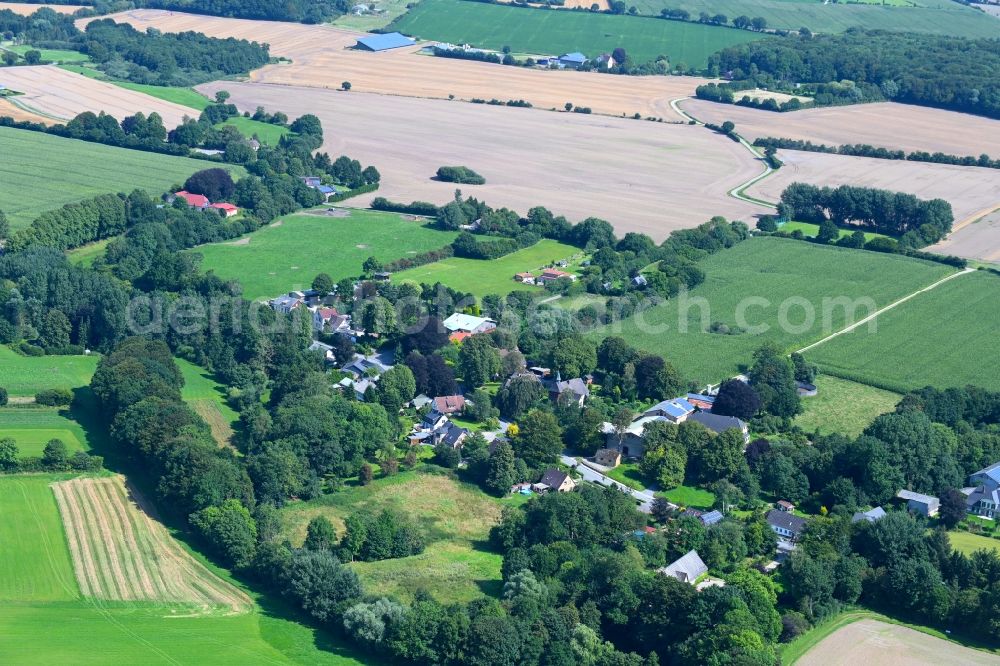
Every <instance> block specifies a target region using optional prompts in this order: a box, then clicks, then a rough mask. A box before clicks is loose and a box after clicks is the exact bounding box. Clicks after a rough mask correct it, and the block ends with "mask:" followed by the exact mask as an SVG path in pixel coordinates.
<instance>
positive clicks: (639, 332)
mask: <svg viewBox="0 0 1000 666" xmlns="http://www.w3.org/2000/svg"><path fill="white" fill-rule="evenodd" d="M699 266H700V267H701V268H702V270H704V271H705V275H706V278H705V281H704V282H703V283H702V284H700V285H698V286H697V287H695V288H694V289H692V290H691V291H690V293H689V294H687V296H684V295H680V296H678V297H677V298H673V299H671V300H669V301H667V302H666V303H662V304H660V305H656V306H654V307H652V308H650V309H648V310H646V311H644V312H642V313H640V315H639V316H637V317H631V318H628V319H625V320H624V321H621V322H615V323H612V324H610V325H608V326H603V327H600V328H598V329H595V330H594V331H592V332H591V333H590V334H589V335H591V336H592V337H593V339H594V340H601V339H603V338H605V337H607V336H609V335H621V336H622V337H624V338H625V339H626V340H628V341H629V342H630V343H632V344H633V345H635V346H637V347H639V348H641V349H644V350H646V351H648V352H652V353H656V354H660V355H662V356H664V357H665V358H666V359H667V360H668V361H670V362H671V363H673V364H674V366H676V367H677V369H678V370H679V371H680V373H681V374H682V375H683V376H684V377H685V378H687V379H690V380H694V381H697V382H699V383H716V382H719V381H721V380H723V379H725V378H727V377H732V376H733V375H735V374H736V373H737V372H739V371H740V369H741V366H744V365H749V364H750V363H751V361H752V356H753V352H754V351H755V350H756V349H758V348H759V347H760V346H761V345H762V344H764V343H765V342H772V343H774V344H777V345H778V346H779V347H781V348H782V349H784V350H786V351H788V352H791V351H794V350H796V349H800V348H802V347H805V346H806V345H808V344H809V343H812V342H816V341H818V340H821V339H822V338H824V337H825V336H827V335H829V334H831V333H834V332H836V331H839V330H842V329H843V328H844V327H845V326H846V325H847V324H848V323H849V322H851V321H857V320H858V319H861V318H863V317H865V316H867V315H868V314H870V313H871V312H872V311H874V310H875V309H877V308H881V307H884V306H886V305H888V304H889V303H892V302H894V301H897V300H899V299H900V298H902V297H903V296H906V295H909V294H911V293H913V292H915V291H917V290H919V289H921V288H923V287H926V286H928V285H930V284H932V283H934V282H936V281H937V280H939V279H940V278H942V277H944V276H945V275H948V274H949V273H952V272H954V269H952V268H950V267H947V266H943V265H941V264H936V263H932V262H929V261H923V260H918V259H911V258H909V257H903V256H900V255H891V254H880V253H876V252H867V251H864V250H851V249H847V248H838V247H832V246H819V245H816V244H813V243H806V242H803V241H796V240H791V239H785V238H768V237H763V238H751V239H749V240H746V241H744V242H742V243H739V244H738V245H736V246H735V247H732V248H730V249H728V250H722V251H721V252H717V253H716V254H714V255H712V256H710V257H708V258H706V259H704V260H703V261H702V262H701V263H700V264H699ZM845 298H846V302H847V303H858V304H859V307H856V308H850V307H845V306H844V301H843V300H832V299H845ZM858 299H863V300H858ZM838 303H840V305H838ZM851 310H854V311H855V315H854V316H853V317H851V316H850V311H851ZM783 311H784V313H785V316H784V318H782V317H781V316H780V313H782V312H783ZM809 311H812V313H813V315H814V319H813V321H812V323H811V324H809V318H808V316H807V315H808V312H809ZM741 314H742V315H743V317H742V321H740V319H741V318H740V315H741ZM782 320H784V321H785V323H786V324H787V325H785V326H782V325H781V321H782ZM713 322H721V323H725V324H727V325H729V326H730V327H738V326H739V327H743V328H745V329H747V330H748V331H750V330H753V329H752V328H751V327H753V328H755V329H757V330H756V331H753V332H745V333H742V334H739V335H720V334H715V333H709V332H708V329H709V326H710V325H711V323H713ZM824 346H825V345H824ZM821 348H822V347H821Z"/></svg>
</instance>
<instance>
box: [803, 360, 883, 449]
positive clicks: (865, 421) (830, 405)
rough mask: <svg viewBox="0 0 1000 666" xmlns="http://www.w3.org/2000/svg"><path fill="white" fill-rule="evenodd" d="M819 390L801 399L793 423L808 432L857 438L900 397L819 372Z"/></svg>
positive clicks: (817, 379)
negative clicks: (800, 406) (838, 434)
mask: <svg viewBox="0 0 1000 666" xmlns="http://www.w3.org/2000/svg"><path fill="white" fill-rule="evenodd" d="M816 388H818V389H819V393H818V394H817V395H815V396H813V397H811V398H803V399H802V409H803V411H802V413H801V414H799V415H798V416H796V417H795V421H794V424H795V425H797V426H799V427H800V428H802V430H804V431H805V432H807V433H813V432H815V431H816V430H819V431H820V432H821V433H823V434H824V435H829V434H831V433H843V434H845V435H849V436H851V437H857V436H858V435H860V434H861V431H862V430H864V429H865V428H867V427H868V426H869V425H871V422H872V421H874V420H875V417H876V416H878V415H879V414H885V413H886V412H891V411H892V410H893V409H894V408H895V407H896V403H898V402H899V399H900V398H901V397H902V396H900V395H899V394H898V393H893V392H892V391H885V390H883V389H880V388H875V387H874V386H866V385H865V384H859V383H857V382H852V381H848V380H846V379H840V378H838V377H831V376H830V375H819V376H818V377H816Z"/></svg>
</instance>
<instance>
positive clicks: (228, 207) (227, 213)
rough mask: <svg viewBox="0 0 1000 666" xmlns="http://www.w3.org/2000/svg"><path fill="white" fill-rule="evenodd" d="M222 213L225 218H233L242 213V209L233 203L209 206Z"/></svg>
mask: <svg viewBox="0 0 1000 666" xmlns="http://www.w3.org/2000/svg"><path fill="white" fill-rule="evenodd" d="M209 208H214V209H215V210H217V211H219V212H220V213H222V215H223V217H233V216H234V215H237V214H238V213H239V212H240V209H239V208H237V207H236V206H234V205H233V204H231V203H214V204H212V205H210V206H209Z"/></svg>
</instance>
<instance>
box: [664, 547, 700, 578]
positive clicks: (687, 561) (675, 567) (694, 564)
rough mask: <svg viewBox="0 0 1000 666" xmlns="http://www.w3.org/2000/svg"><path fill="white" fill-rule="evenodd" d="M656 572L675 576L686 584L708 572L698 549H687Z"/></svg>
mask: <svg viewBox="0 0 1000 666" xmlns="http://www.w3.org/2000/svg"><path fill="white" fill-rule="evenodd" d="M656 573H659V574H663V575H664V576H670V577H671V578H676V579H677V580H679V581H680V582H682V583H687V584H688V585H694V584H695V583H697V582H698V579H699V578H701V577H702V576H704V575H705V574H707V573H708V566H707V565H706V564H705V563H704V562H703V561H702V559H701V557H700V556H699V555H698V551H696V550H689V551H688V552H687V553H685V554H684V555H683V556H681V557H680V558H678V559H676V560H674V561H673V562H671V563H670V564H668V565H667V566H665V567H661V568H659V569H657V570H656Z"/></svg>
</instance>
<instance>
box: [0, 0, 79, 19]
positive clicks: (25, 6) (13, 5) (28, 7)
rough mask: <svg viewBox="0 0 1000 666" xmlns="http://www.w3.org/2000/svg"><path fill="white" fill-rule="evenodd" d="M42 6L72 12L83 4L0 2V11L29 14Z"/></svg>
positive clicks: (59, 11)
mask: <svg viewBox="0 0 1000 666" xmlns="http://www.w3.org/2000/svg"><path fill="white" fill-rule="evenodd" d="M42 7H45V8H46V9H51V10H52V11H54V12H56V13H57V14H72V13H73V12H75V11H77V10H78V9H83V8H84V6H83V5H33V4H30V3H27V2H0V11H2V10H4V9H9V10H10V11H12V12H14V13H15V14H20V15H21V16H30V15H32V14H34V13H35V12H37V11H38V10H39V9H41V8H42Z"/></svg>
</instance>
